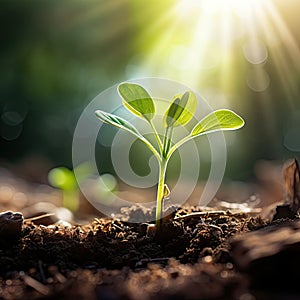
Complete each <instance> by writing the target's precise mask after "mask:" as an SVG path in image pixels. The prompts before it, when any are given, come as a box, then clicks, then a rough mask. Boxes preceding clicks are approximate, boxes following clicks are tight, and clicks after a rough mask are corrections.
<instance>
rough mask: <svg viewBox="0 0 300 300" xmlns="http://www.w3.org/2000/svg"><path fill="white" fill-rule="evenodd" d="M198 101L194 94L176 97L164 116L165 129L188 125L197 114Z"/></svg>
mask: <svg viewBox="0 0 300 300" xmlns="http://www.w3.org/2000/svg"><path fill="white" fill-rule="evenodd" d="M196 107H197V99H196V96H195V94H194V93H193V92H185V93H184V94H183V95H176V96H175V100H174V101H173V102H172V104H171V105H170V107H169V108H168V110H167V111H166V113H165V116H164V125H165V127H172V126H173V127H177V126H180V125H181V126H183V125H185V124H187V123H188V122H189V121H190V120H191V119H192V117H193V116H194V114H195V111H196Z"/></svg>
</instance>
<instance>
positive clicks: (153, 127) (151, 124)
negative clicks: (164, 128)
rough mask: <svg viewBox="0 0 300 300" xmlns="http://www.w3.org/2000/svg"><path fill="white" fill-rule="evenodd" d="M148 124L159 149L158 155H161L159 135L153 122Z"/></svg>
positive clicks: (161, 147)
mask: <svg viewBox="0 0 300 300" xmlns="http://www.w3.org/2000/svg"><path fill="white" fill-rule="evenodd" d="M149 123H150V126H151V128H152V130H153V133H154V136H155V138H156V141H157V144H158V147H159V151H160V153H162V152H163V146H162V142H161V139H160V137H159V134H158V132H157V130H156V128H155V126H154V124H153V122H152V121H150V122H149Z"/></svg>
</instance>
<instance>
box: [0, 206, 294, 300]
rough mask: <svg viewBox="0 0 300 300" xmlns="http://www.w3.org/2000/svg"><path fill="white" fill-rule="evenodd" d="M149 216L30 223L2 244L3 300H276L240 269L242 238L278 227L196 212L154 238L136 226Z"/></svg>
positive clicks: (181, 214) (180, 214)
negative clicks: (82, 222) (76, 222)
mask: <svg viewBox="0 0 300 300" xmlns="http://www.w3.org/2000/svg"><path fill="white" fill-rule="evenodd" d="M199 212H200V213H199ZM143 213H145V212H144V211H143V210H142V209H141V208H139V207H133V208H131V209H128V210H127V214H128V221H120V220H117V219H109V218H101V219H95V220H94V221H93V222H92V223H90V224H88V225H83V226H81V225H76V226H72V227H70V226H65V225H66V224H65V225H63V224H60V225H59V224H58V225H49V226H43V225H35V224H34V221H32V222H30V221H27V222H26V221H25V222H24V224H23V226H22V228H21V230H20V231H18V232H16V233H15V234H10V235H9V236H5V238H2V239H1V242H0V249H1V250H0V270H1V279H0V295H1V298H0V299H154V298H156V299H241V300H243V299H246V300H247V299H250V300H251V299H270V298H268V297H270V295H271V293H272V289H270V288H268V289H266V290H263V292H262V291H261V289H260V290H256V289H255V286H254V288H253V286H252V285H251V278H250V277H249V274H247V272H246V273H245V272H244V271H245V266H244V271H243V270H240V269H242V268H239V264H238V263H236V259H238V260H241V259H240V258H239V255H241V254H240V253H238V252H239V251H236V252H237V253H238V254H237V255H235V252H234V249H236V248H238V247H239V242H238V240H237V239H236V240H235V239H234V237H235V236H238V237H242V236H247V234H249V232H252V233H253V232H258V231H261V230H264V231H266V228H268V227H272V226H273V227H274V222H273V223H266V222H263V221H262V220H261V218H260V217H253V216H251V215H248V214H246V213H232V212H230V211H215V212H214V211H207V212H206V211H205V212H203V211H202V212H201V210H200V209H199V208H197V207H188V208H183V209H179V210H178V211H177V213H176V215H175V218H171V219H166V220H165V221H164V223H163V225H162V228H161V230H160V232H159V234H157V233H156V234H153V233H151V232H149V231H148V232H147V227H148V224H145V223H140V224H138V223H131V222H130V220H131V219H132V218H134V217H135V216H136V215H139V216H142V215H143ZM148 213H153V212H148ZM276 222H277V225H278V222H279V221H276ZM282 222H283V221H282ZM293 222H296V221H293ZM279 223H280V222H279ZM290 223H292V221H290ZM277 225H276V226H277ZM232 241H235V242H234V243H232ZM236 244H237V245H238V246H236ZM233 245H235V246H234V247H233ZM242 252H244V253H245V252H246V251H245V250H243V251H242ZM242 255H243V254H242ZM248 264H249V262H248ZM246 270H247V268H246ZM266 280H267V279H266ZM283 292H287V291H284V289H283ZM264 297H266V298H264ZM278 299H282V298H278ZM284 299H287V298H284ZM290 299H292V298H290ZM295 299H296V298H295Z"/></svg>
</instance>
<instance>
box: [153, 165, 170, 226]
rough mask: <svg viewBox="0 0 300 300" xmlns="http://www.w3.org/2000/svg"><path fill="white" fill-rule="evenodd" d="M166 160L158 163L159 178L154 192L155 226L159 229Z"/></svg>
mask: <svg viewBox="0 0 300 300" xmlns="http://www.w3.org/2000/svg"><path fill="white" fill-rule="evenodd" d="M167 165H168V161H167V160H165V159H163V161H162V162H161V163H160V164H159V178H158V186H157V194H156V228H157V230H159V228H160V225H161V219H162V212H163V201H164V188H165V176H166V170H167Z"/></svg>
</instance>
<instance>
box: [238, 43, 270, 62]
mask: <svg viewBox="0 0 300 300" xmlns="http://www.w3.org/2000/svg"><path fill="white" fill-rule="evenodd" d="M243 53H244V56H245V58H246V59H247V60H248V61H249V62H250V63H251V64H255V65H256V64H261V63H263V62H265V61H266V60H267V58H268V51H267V48H266V46H265V45H264V44H263V43H262V42H261V41H259V40H254V39H251V40H249V41H247V42H246V43H245V44H244V46H243Z"/></svg>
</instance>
